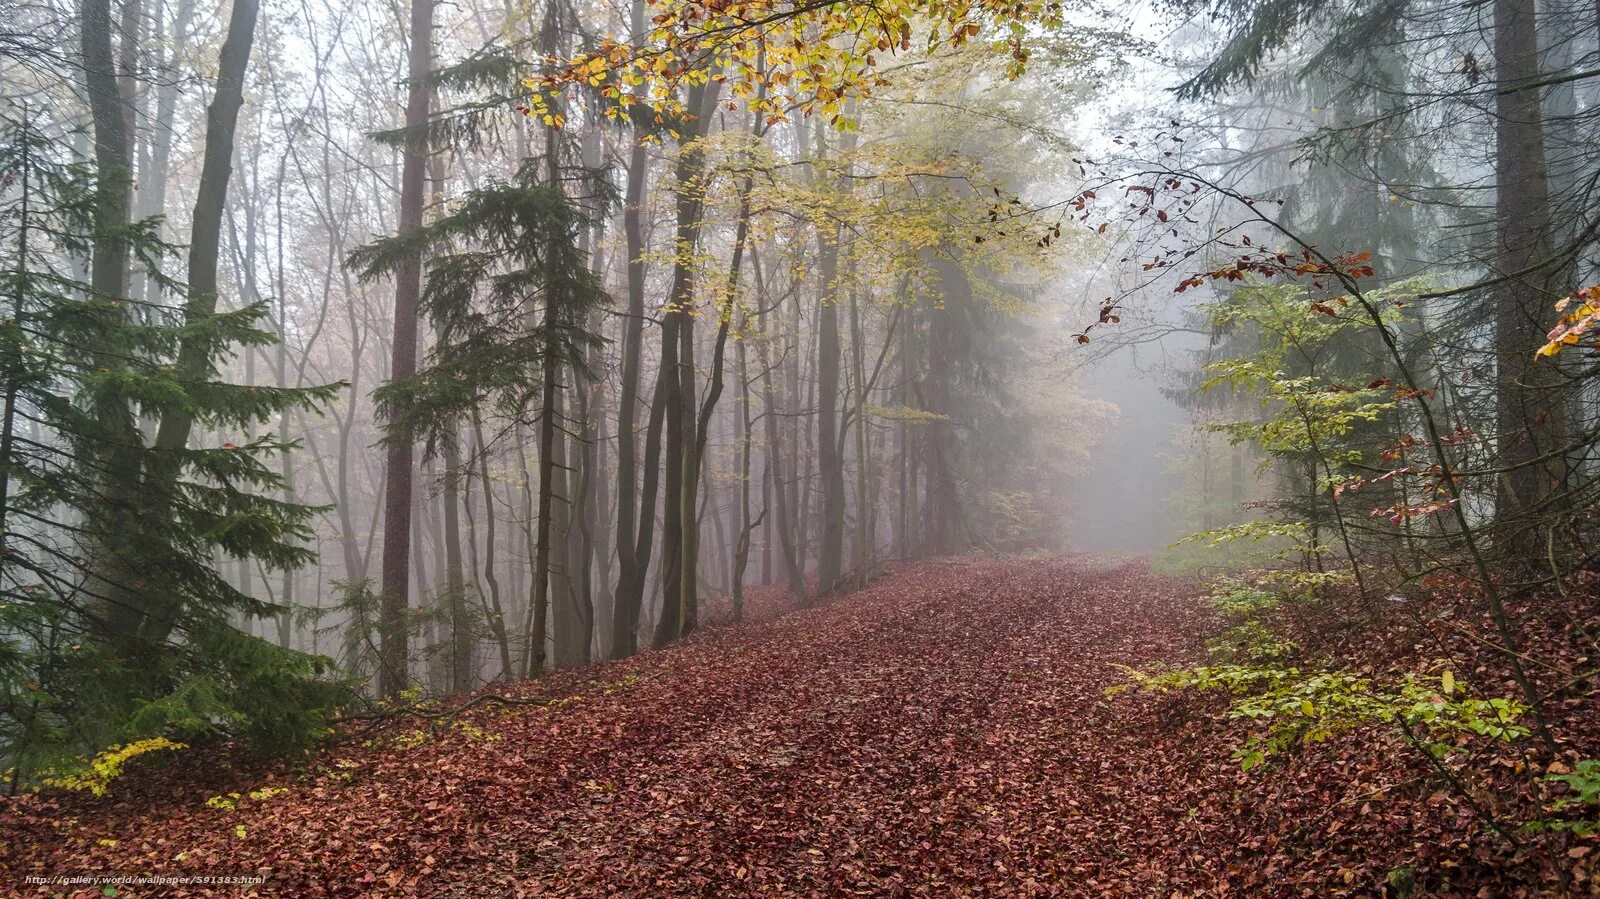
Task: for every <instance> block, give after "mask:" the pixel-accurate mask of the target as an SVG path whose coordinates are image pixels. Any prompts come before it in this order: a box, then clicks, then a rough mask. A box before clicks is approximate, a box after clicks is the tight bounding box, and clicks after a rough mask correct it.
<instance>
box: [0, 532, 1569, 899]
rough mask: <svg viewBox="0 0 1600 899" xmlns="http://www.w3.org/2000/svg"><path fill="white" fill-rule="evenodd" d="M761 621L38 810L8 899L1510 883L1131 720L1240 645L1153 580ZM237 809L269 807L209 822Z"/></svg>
mask: <svg viewBox="0 0 1600 899" xmlns="http://www.w3.org/2000/svg"><path fill="white" fill-rule="evenodd" d="M754 595H755V598H756V600H755V602H754V603H753V604H752V605H751V606H747V609H746V612H747V613H749V612H751V611H753V610H758V611H760V612H766V611H768V610H769V609H772V608H773V607H774V605H775V603H776V600H775V599H773V598H772V597H765V596H762V595H761V594H760V593H759V592H757V593H755V594H754ZM760 617H762V618H764V619H765V620H759V621H755V622H748V623H746V624H744V625H740V626H737V627H715V628H711V629H709V630H707V631H706V632H704V633H702V634H701V635H698V636H697V637H695V638H693V639H691V640H689V641H686V642H685V643H684V644H681V645H679V646H676V647H673V648H671V649H669V650H666V651H663V652H659V653H652V654H647V655H644V656H640V657H637V658H634V659H629V660H627V661H624V662H619V663H613V664H609V665H605V666H597V667H594V668H589V669H583V670H578V671H568V672H560V673H558V674H555V675H552V676H550V677H548V678H546V679H544V680H541V681H538V682H535V683H533V684H528V685H519V686H518V687H516V688H514V689H515V690H516V691H518V693H517V695H519V696H521V697H523V698H528V699H534V698H538V699H541V700H558V699H562V698H566V697H574V698H581V699H582V701H566V702H554V701H553V702H549V703H548V704H546V705H542V706H528V705H520V706H509V705H491V704H479V705H477V706H474V707H473V708H471V709H468V710H467V711H465V712H464V713H463V714H462V715H461V716H460V718H459V719H458V720H460V721H463V722H467V723H469V724H470V725H471V727H470V728H466V729H462V728H451V729H448V730H445V731H444V732H441V733H436V734H433V735H432V736H430V737H429V738H428V739H427V740H425V741H423V742H420V743H415V744H414V745H411V744H408V745H407V746H406V748H397V747H396V745H395V744H394V743H393V742H392V741H391V742H385V741H384V740H381V739H380V740H376V741H374V745H373V746H371V747H366V748H361V747H357V746H346V747H343V748H341V749H339V750H337V751H331V752H329V753H328V754H325V755H323V756H320V757H316V758H312V759H310V760H307V761H305V762H303V763H301V765H299V766H283V767H281V768H278V769H273V770H269V771H259V770H255V771H252V770H251V769H249V768H248V767H243V766H241V767H239V768H235V769H233V771H232V773H231V774H226V773H225V775H219V774H217V772H216V771H213V770H211V769H212V768H217V767H220V766H218V765H217V764H216V763H217V760H216V759H211V760H209V762H208V764H207V765H204V766H202V765H199V764H197V765H196V766H195V768H194V769H193V770H187V771H183V770H180V771H174V772H171V773H169V774H163V775H159V776H152V777H150V778H149V779H148V782H147V783H145V784H143V786H139V785H137V784H134V785H131V786H130V792H129V793H128V794H127V795H120V796H118V797H113V798H109V799H103V800H95V799H88V798H79V797H61V796H32V797H25V798H22V799H19V800H15V801H13V802H11V803H10V804H9V805H7V806H4V807H0V847H3V848H0V893H4V894H6V895H21V894H26V893H27V891H28V890H39V891H42V893H43V894H45V895H48V894H49V893H50V892H52V889H51V888H47V887H31V886H26V885H24V884H23V879H24V878H25V877H26V876H27V875H49V874H70V873H77V872H84V871H96V872H104V873H152V874H157V875H161V876H182V875H199V874H214V873H217V872H218V871H222V870H227V871H230V872H250V873H260V874H262V875H264V876H266V877H267V878H268V879H267V882H266V883H265V884H264V885H263V886H262V887H260V888H259V890H258V891H256V892H255V893H253V894H254V895H295V896H308V897H316V896H352V897H353V896H372V895H384V896H430V897H476V896H487V895H494V896H501V895H571V896H580V895H582V896H588V895H633V896H668V895H770V894H774V893H782V894H790V893H795V894H805V895H871V896H896V895H904V896H913V895H914V896H949V895H1024V896H1026V895H1038V896H1046V895H1063V894H1068V895H1132V896H1144V895H1151V894H1152V892H1154V893H1158V894H1164V895H1180V894H1181V895H1219V894H1222V895H1229V894H1231V895H1261V894H1307V895H1341V894H1342V895H1370V894H1373V893H1375V892H1377V891H1378V890H1379V889H1381V885H1382V884H1383V883H1384V882H1385V880H1384V879H1385V877H1386V876H1388V874H1389V872H1390V871H1391V870H1393V869H1398V868H1400V867H1401V866H1411V867H1413V868H1415V870H1416V872H1417V873H1416V874H1415V875H1414V876H1416V877H1417V878H1418V883H1424V882H1426V883H1433V884H1438V883H1440V882H1441V881H1440V879H1439V878H1445V879H1446V881H1447V882H1448V883H1450V884H1452V885H1453V886H1461V885H1465V884H1471V885H1472V889H1476V888H1477V886H1478V885H1480V884H1483V883H1499V882H1500V881H1497V880H1495V879H1494V878H1497V877H1500V876H1501V875H1502V874H1503V873H1504V872H1503V871H1502V870H1501V869H1502V867H1504V866H1507V865H1508V864H1509V862H1508V861H1507V859H1506V858H1505V857H1504V856H1503V851H1504V848H1503V847H1501V846H1499V845H1498V844H1495V843H1494V842H1493V840H1492V839H1489V838H1485V837H1483V836H1482V835H1481V834H1477V833H1475V832H1473V831H1472V824H1471V822H1470V820H1469V821H1466V822H1465V823H1463V821H1462V819H1461V818H1460V815H1459V812H1460V809H1459V803H1457V802H1456V801H1455V800H1454V799H1453V798H1452V797H1450V796H1449V795H1445V794H1441V793H1439V792H1437V791H1436V785H1434V784H1431V783H1428V782H1426V781H1425V780H1424V779H1420V778H1419V776H1418V772H1417V771H1416V770H1413V769H1412V768H1411V767H1410V766H1409V765H1408V764H1407V763H1406V762H1405V761H1403V760H1398V759H1396V758H1394V757H1392V756H1393V754H1392V753H1391V754H1390V756H1389V757H1386V756H1384V755H1382V754H1380V753H1377V752H1374V751H1372V748H1371V747H1369V746H1366V745H1364V744H1362V743H1360V742H1359V741H1360V739H1363V738H1362V737H1361V736H1360V735H1356V736H1355V737H1353V738H1352V739H1353V740H1355V741H1356V742H1354V743H1352V742H1350V741H1345V740H1343V739H1342V738H1341V740H1338V741H1330V742H1329V743H1326V744H1319V745H1318V746H1317V747H1316V748H1315V749H1313V750H1310V751H1308V752H1307V753H1305V754H1304V755H1303V756H1297V757H1293V758H1289V759H1287V760H1286V761H1284V762H1283V763H1282V764H1281V765H1279V764H1275V765H1274V766H1271V767H1269V768H1268V769H1266V770H1265V771H1261V772H1253V773H1250V774H1245V773H1243V772H1241V771H1240V770H1239V767H1238V765H1237V764H1236V763H1235V762H1234V761H1233V759H1232V755H1231V748H1232V746H1233V742H1234V740H1235V738H1236V737H1237V734H1236V733H1233V732H1230V730H1229V728H1230V726H1231V725H1229V724H1228V723H1226V722H1225V721H1223V720H1222V719H1221V717H1220V715H1218V714H1217V712H1218V710H1217V709H1216V708H1215V707H1214V705H1210V704H1208V703H1207V702H1206V701H1205V700H1204V699H1203V698H1200V697H1185V696H1174V697H1166V698H1160V699H1157V698H1132V697H1125V696H1119V697H1117V698H1116V699H1114V700H1107V699H1106V697H1105V695H1104V691H1105V689H1106V688H1107V687H1109V686H1111V685H1113V684H1114V683H1116V682H1117V681H1118V680H1119V679H1120V677H1121V675H1120V674H1119V672H1118V670H1117V669H1116V668H1115V667H1114V666H1115V665H1116V664H1126V665H1133V666H1146V665H1151V664H1156V663H1176V662H1186V661H1194V660H1196V659H1198V657H1199V653H1200V652H1201V649H1202V647H1203V645H1204V642H1205V639H1206V637H1207V636H1208V635H1209V634H1210V633H1211V632H1212V630H1213V628H1214V622H1213V621H1212V619H1211V617H1210V613H1208V612H1207V611H1205V610H1204V608H1203V606H1202V604H1201V603H1200V602H1199V601H1198V600H1196V599H1195V598H1194V597H1193V592H1192V589H1191V588H1190V587H1189V586H1188V585H1185V584H1183V583H1181V582H1178V581H1174V580H1170V579H1164V578H1159V577H1155V576H1153V575H1151V574H1149V573H1148V572H1147V571H1145V570H1144V569H1143V568H1142V567H1141V566H1139V565H1136V564H1120V563H1119V564H1109V565H1108V564H1097V563H1094V562H1093V561H1090V560H1081V559H1080V560H1056V561H1041V560H1031V559H1030V560H1020V559H1019V560H1006V561H941V562H929V563H923V564H919V565H914V566H908V567H906V568H904V569H902V570H900V571H898V572H897V573H895V574H894V575H893V576H891V577H889V578H886V579H884V580H881V581H879V582H877V583H875V584H874V585H873V586H872V587H870V588H868V589H866V590H864V591H862V592H860V593H857V594H854V595H852V596H849V597H845V598H842V599H840V600H838V601H835V602H832V603H829V604H826V605H824V606H821V607H819V608H815V609H810V610H806V611H802V612H794V613H790V614H787V615H783V616H777V617H769V616H767V615H761V616H760ZM471 701H472V700H471V697H464V698H463V699H462V703H463V704H466V703H468V702H471ZM416 729H417V722H404V721H402V722H396V723H395V725H394V726H393V731H394V733H396V734H404V733H408V732H411V731H413V730H416ZM474 730H475V731H476V732H478V733H484V732H492V733H495V734H499V735H501V738H500V739H497V740H493V741H488V740H483V739H473V738H472V737H471V732H473V731H474ZM224 770H226V769H224ZM208 778H210V779H209V780H208ZM219 778H221V779H226V778H232V781H233V782H231V783H220V782H217V780H218V779H219ZM265 790H270V791H272V792H268V793H263V792H262V791H265ZM280 791H281V792H280ZM229 792H239V793H241V794H243V795H251V794H252V793H253V794H254V795H267V796H270V797H271V798H270V801H252V802H240V803H238V804H237V808H232V809H224V808H215V807H211V808H208V807H207V805H206V802H205V800H206V797H207V796H215V795H219V794H225V793H229ZM1430 796H1432V797H1433V798H1430ZM111 840H115V841H116V842H115V843H114V844H113V843H110V842H108V841H111ZM1586 848H1587V846H1586V845H1584V846H1573V847H1572V849H1573V850H1576V849H1586ZM1566 854H1567V855H1568V859H1567V860H1566V863H1567V864H1568V865H1578V866H1587V865H1590V864H1592V859H1590V858H1587V856H1588V853H1587V852H1580V853H1576V854H1573V853H1572V852H1570V851H1569V852H1567V853H1566ZM1408 876H1410V875H1408ZM1518 876H1527V877H1536V876H1537V874H1536V873H1534V874H1528V873H1527V872H1525V871H1524V872H1523V873H1522V874H1519V875H1518ZM1430 878H1432V879H1431V880H1430ZM1486 878H1489V879H1487V880H1486ZM1504 882H1505V883H1508V884H1509V883H1511V881H1509V880H1507V881H1504ZM185 890H187V891H188V892H187V893H185V892H184V891H185ZM1509 891H1510V890H1508V892H1509ZM1468 892H1469V893H1470V890H1469V891H1468ZM208 893H209V890H208V889H207V888H205V887H200V886H191V887H176V888H163V891H162V892H161V893H160V895H205V894H208ZM246 894H247V895H250V894H251V893H249V892H247V893H246ZM1496 894H1497V895H1499V894H1501V893H1498V892H1497V893H1496ZM122 895H124V896H128V895H145V894H144V893H140V892H139V891H138V889H137V888H129V889H125V890H124V891H123V893H122Z"/></svg>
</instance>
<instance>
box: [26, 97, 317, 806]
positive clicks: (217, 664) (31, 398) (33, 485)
mask: <svg viewBox="0 0 1600 899" xmlns="http://www.w3.org/2000/svg"><path fill="white" fill-rule="evenodd" d="M69 137H70V135H63V134H47V133H45V132H44V131H43V130H42V129H41V128H40V127H38V126H37V125H36V124H35V123H34V122H33V121H31V120H30V116H29V115H28V113H27V111H26V110H21V111H19V112H17V113H16V114H11V113H10V112H9V111H8V112H6V113H4V114H0V241H3V243H4V245H5V246H6V248H7V250H6V253H5V256H6V258H7V259H8V264H7V267H6V269H5V271H4V273H3V275H0V278H3V281H0V290H3V291H4V295H5V297H6V300H7V308H6V312H5V313H4V314H5V319H4V321H3V322H0V357H3V359H0V375H3V379H4V385H3V386H4V404H3V422H0V466H3V472H4V478H3V479H0V484H3V486H0V534H3V538H0V539H3V541H4V543H3V553H0V746H4V747H6V748H5V749H4V751H3V754H0V765H3V766H4V767H6V768H9V769H10V772H11V773H10V779H11V783H12V786H13V789H15V787H16V786H17V785H18V784H24V783H27V782H29V781H30V779H33V778H34V777H36V776H37V775H38V774H39V773H40V772H41V771H48V770H52V769H55V770H60V769H61V768H62V767H63V766H70V764H71V760H72V759H74V758H77V757H80V756H83V755H88V754H92V753H93V752H95V751H97V750H98V749H100V748H101V747H103V746H105V745H107V744H110V743H115V742H119V741H125V740H130V739H139V738H143V737H147V736H154V735H168V734H177V735H179V736H182V737H184V738H189V739H192V738H194V737H195V736H198V735H202V734H207V733H218V732H226V733H232V734H236V735H240V736H243V737H246V738H247V739H249V740H250V741H251V742H252V743H253V744H254V745H256V746H257V747H258V748H261V749H264V750H277V749H283V748H287V747H291V746H296V745H303V744H305V743H307V742H309V741H310V740H311V739H313V738H314V737H316V736H317V735H318V734H320V733H321V732H322V728H323V720H324V715H325V713H326V712H327V710H329V709H331V708H332V707H334V706H336V705H337V704H339V703H340V702H342V701H343V699H344V698H345V696H346V695H347V694H346V691H345V689H344V687H343V686H342V685H341V684H340V683H338V682H336V681H335V680H333V679H332V678H331V677H330V674H331V670H330V663H329V662H328V661H327V660H325V659H321V658H315V657H311V656H307V655H305V654H301V653H297V652H292V651H289V650H285V649H282V648H280V647H277V646H275V645H273V644H271V643H268V642H266V641H262V640H259V639H257V638H255V637H253V636H250V635H248V634H246V633H243V632H241V631H240V630H238V629H237V628H235V627H234V626H233V624H232V622H233V621H235V620H238V619H240V618H248V617H266V616H272V615H277V614H280V613H282V612H284V611H286V610H283V609H279V608H277V607H276V606H275V605H272V604H270V603H264V602H261V601H259V600H256V599H253V598H251V597H249V596H247V595H245V594H243V593H241V592H240V591H238V590H237V589H235V588H234V587H233V586H232V585H230V584H229V583H228V581H227V580H226V579H225V578H223V577H222V576H221V575H220V574H219V573H218V571H217V569H216V565H215V561H216V559H217V557H218V556H219V555H221V556H224V557H229V558H234V559H248V560H255V561H259V562H260V563H261V564H263V565H264V566H266V567H268V568H274V569H277V568H292V567H298V566H301V565H304V564H307V563H309V562H310V561H312V558H313V556H312V553H311V552H310V551H309V550H307V549H305V548H304V547H305V546H306V545H307V544H309V543H310V542H312V541H311V537H312V532H311V521H312V517H313V515H314V514H315V513H316V511H317V510H316V509H314V508H311V507H307V506H303V505H296V504H292V503H286V502H283V501H281V500H277V499H273V498H272V496H273V495H274V494H275V493H276V492H278V491H279V490H280V489H281V483H280V479H279V475H278V474H277V472H276V471H275V467H274V465H273V464H272V463H273V462H274V461H275V459H276V458H277V455H278V454H279V453H282V452H285V451H287V450H288V449H289V448H290V447H289V446H288V445H286V444H283V443H281V442H278V441H276V440H274V439H272V438H270V437H262V438H259V439H255V440H250V441H246V442H244V443H243V444H235V443H233V442H226V441H223V442H219V443H218V445H210V446H203V447H190V446H185V447H183V448H180V449H176V450H165V449H158V448H156V447H154V446H150V445H147V444H146V442H145V440H144V439H143V437H142V435H141V433H140V431H139V429H137V428H129V427H128V423H129V422H130V421H137V420H138V419H139V418H150V419H159V418H161V417H163V416H166V415H170V414H173V413H175V412H179V411H181V412H182V413H183V414H186V415H190V416H192V417H193V419H194V421H195V423H196V425H197V427H198V429H199V430H200V431H202V432H207V433H226V432H228V431H230V430H241V431H242V430H243V429H244V428H245V426H246V425H247V424H248V423H252V422H254V423H266V422H269V421H271V420H274V418H275V417H276V416H277V415H278V414H279V413H280V412H281V411H283V410H285V409H294V408H317V407H320V406H321V405H322V404H324V403H326V402H327V401H328V400H330V399H332V397H333V396H334V395H335V393H336V391H337V390H338V388H339V385H329V386H324V387H316V388H309V389H280V388H246V387H241V386H238V385H232V384H228V383H226V382H225V381H223V380H221V379H220V378H219V377H218V376H217V372H218V369H219V367H220V365H221V363H223V362H224V361H226V359H227V356H228V354H229V352H231V350H230V348H231V347H234V346H261V345H266V344H269V343H271V342H272V341H273V340H274V336H273V335H272V334H271V333H270V332H268V331H265V330H263V329H262V328H261V327H260V322H261V320H262V319H263V318H264V317H265V315H266V309H265V308H264V307H261V306H248V307H245V308H242V309H237V310H233V311H228V312H219V313H214V314H211V315H206V316H201V317H193V316H191V317H189V318H188V319H187V320H186V319H185V318H184V317H183V315H182V311H181V310H180V309H177V308H174V307H173V306H172V305H168V304H165V303H162V302H161V299H162V294H168V295H170V294H173V293H179V292H181V285H178V284H176V283H174V282H173V281H171V280H170V279H168V278H166V277H165V276H164V275H163V274H162V272H163V270H164V265H165V263H166V261H167V259H168V257H169V256H170V255H171V248H170V247H169V246H167V245H166V244H164V243H162V241H161V240H160V238H159V236H158V229H157V226H156V222H154V221H142V222H135V223H133V224H131V225H129V226H128V227H127V228H126V229H125V230H124V232H123V234H122V235H121V239H123V240H124V241H125V242H126V243H127V245H128V247H129V248H130V252H131V253H132V255H133V257H134V258H135V259H137V260H138V262H139V263H140V264H141V266H142V267H143V268H144V270H145V271H146V272H148V273H149V277H150V278H151V287H152V292H151V295H150V296H151V299H150V300H148V301H144V302H139V303H133V302H132V301H130V300H128V299H127V298H125V297H118V296H107V295H104V294H102V293H100V292H98V291H97V290H95V289H94V287H93V285H92V284H89V283H86V282H84V281H83V280H82V279H81V276H80V275H79V274H78V273H77V268H78V260H81V259H82V257H84V256H85V255H86V254H87V253H88V252H89V251H90V249H91V247H92V245H93V243H94V240H95V236H96V231H95V229H96V221H97V216H96V209H95V204H96V202H97V188H98V185H97V183H96V175H95V173H94V171H93V170H92V169H91V167H89V166H88V165H86V164H85V163H84V162H83V161H82V160H78V159H75V158H73V157H72V156H71V153H70V151H69V149H68V148H69V146H70V141H69V140H68V139H67V138H69ZM113 177H115V176H114V175H113ZM130 305H131V306H136V307H137V308H136V309H132V310H130V308H129V307H130ZM130 312H136V313H137V314H130ZM196 336H199V337H203V338H205V339H204V343H205V345H206V346H208V347H210V348H211V349H210V351H209V353H208V356H209V358H208V359H206V360H205V365H204V367H203V376H202V377H199V378H194V377H186V376H183V373H184V370H183V369H180V367H179V365H178V351H179V348H180V346H182V345H183V344H184V342H185V341H186V340H190V339H191V338H194V337H196ZM108 348H114V352H115V357H116V358H115V360H114V362H115V364H114V365H113V364H107V362H108V360H107V359H106V355H107V352H108ZM108 409H109V410H120V414H118V415H115V416H107V415H106V414H105V413H106V410H108ZM108 458H115V459H117V460H118V462H119V464H125V465H127V466H128V467H129V469H130V472H129V476H130V477H134V478H139V477H141V475H142V474H143V475H146V476H145V477H144V478H143V480H142V482H141V483H142V485H143V487H142V489H141V490H137V491H133V492H132V493H131V494H128V495H122V494H120V493H113V492H112V491H109V490H107V484H108V479H107V477H106V471H105V468H104V466H105V464H106V460H107V459H108ZM156 471H161V472H173V471H175V472H176V474H175V476H174V477H173V478H171V479H170V480H165V479H152V478H150V477H148V476H147V475H148V474H149V473H152V472H156ZM107 547H114V548H115V554H116V555H115V559H114V563H113V564H111V565H108V566H104V567H102V568H96V569H95V570H93V571H91V565H90V563H89V562H88V561H87V560H89V559H92V558H96V554H97V553H103V552H104V551H105V550H106V548H107ZM107 572H114V580H113V581H107V579H106V577H105V574H106V573H107Z"/></svg>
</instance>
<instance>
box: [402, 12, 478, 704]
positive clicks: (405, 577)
mask: <svg viewBox="0 0 1600 899" xmlns="http://www.w3.org/2000/svg"><path fill="white" fill-rule="evenodd" d="M433 4H434V0H411V46H410V50H409V54H408V65H407V78H408V84H407V93H408V96H407V99H406V121H405V127H406V137H405V152H404V154H403V157H402V163H401V172H400V212H399V219H400V221H399V233H400V234H402V235H409V234H412V233H414V232H415V231H417V229H419V228H421V227H422V204H423V186H424V181H425V180H426V179H425V175H426V164H427V157H428V137H427V133H426V130H425V129H426V126H427V124H428V115H429V110H428V107H429V100H430V98H431V94H432V91H431V90H430V89H429V87H428V84H427V76H428V71H429V69H430V68H431V66H432V61H433ZM421 295H422V252H421V249H420V248H417V249H414V250H411V251H409V252H407V253H406V254H405V256H404V257H403V258H402V259H401V260H400V262H399V264H398V265H397V266H396V268H395V283H394V340H393V345H392V347H391V352H392V354H393V355H392V357H391V361H390V366H389V377H390V379H391V380H396V381H398V380H402V379H404V378H409V377H411V376H412V375H414V374H416V372H417V302H418V300H419V299H420V298H421ZM385 430H386V431H387V434H386V436H387V437H388V444H387V456H386V459H385V468H386V469H387V480H386V484H385V487H384V497H383V509H384V518H383V558H382V561H381V563H380V571H381V575H382V586H381V589H382V591H383V593H382V595H383V606H382V611H381V616H380V617H381V619H382V631H383V633H382V646H381V651H380V655H381V656H382V661H381V664H380V665H379V667H378V694H379V695H380V696H383V697H390V696H394V695H396V694H398V693H399V692H400V691H401V690H403V689H405V687H406V685H407V684H408V683H409V681H410V674H409V672H408V671H407V665H408V658H409V656H410V650H409V647H408V645H407V635H406V628H407V620H406V619H407V614H406V612H407V609H408V608H409V605H410V596H411V584H410V580H409V575H410V566H409V564H408V563H409V561H410V554H411V511H412V510H411V496H412V483H413V481H414V478H415V462H414V453H415V446H414V445H413V442H412V435H410V434H403V433H398V432H397V431H395V430H392V429H389V428H388V427H387V426H386V427H385ZM484 500H485V502H488V501H489V500H490V498H489V497H488V496H487V495H485V497H484ZM490 518H491V519H492V518H493V515H492V514H491V515H490Z"/></svg>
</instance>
